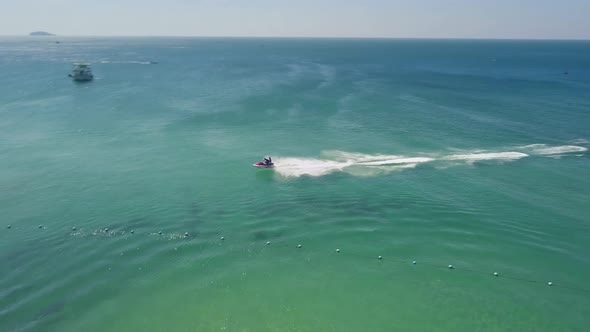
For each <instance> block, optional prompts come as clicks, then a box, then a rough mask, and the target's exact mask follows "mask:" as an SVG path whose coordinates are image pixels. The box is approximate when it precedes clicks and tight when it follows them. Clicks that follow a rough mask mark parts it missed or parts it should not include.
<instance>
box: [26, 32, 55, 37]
mask: <svg viewBox="0 0 590 332" xmlns="http://www.w3.org/2000/svg"><path fill="white" fill-rule="evenodd" d="M29 36H55V35H54V34H52V33H49V32H46V31H33V32H31V33H30V34H29Z"/></svg>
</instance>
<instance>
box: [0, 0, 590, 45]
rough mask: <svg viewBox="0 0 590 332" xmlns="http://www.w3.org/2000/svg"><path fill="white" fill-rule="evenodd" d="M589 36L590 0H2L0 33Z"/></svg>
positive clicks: (467, 36) (484, 36) (478, 36)
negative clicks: (35, 31) (39, 31)
mask: <svg viewBox="0 0 590 332" xmlns="http://www.w3.org/2000/svg"><path fill="white" fill-rule="evenodd" d="M34 30H44V31H49V32H53V33H56V34H59V35H142V36H143V35H152V36H153V35H156V36H162V35H170V36H288V37H293V36H305V37H435V38H437V37H452V38H576V39H579V38H582V39H590V0H560V1H557V0H554V1H549V0H495V1H492V0H489V1H480V0H413V1H412V0H404V1H401V0H359V1H352V0H289V1H288V0H243V1H238V0H0V34H1V35H23V34H28V33H29V32H31V31H34Z"/></svg>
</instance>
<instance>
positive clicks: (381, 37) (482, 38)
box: [0, 34, 590, 41]
mask: <svg viewBox="0 0 590 332" xmlns="http://www.w3.org/2000/svg"><path fill="white" fill-rule="evenodd" d="M0 37H32V38H33V37H34V38H37V39H42V38H48V37H49V38H52V37H53V38H54V37H66V38H67V37H80V38H236V39H242V38H243V39H254V38H260V39H389V40H393V39H398V40H399V39H405V40H416V39H421V40H522V41H526V40H529V41H531V40H535V41H590V37H588V38H546V37H539V38H531V37H526V38H525V37H383V36H374V37H370V36H271V35H265V36H241V35H219V36H216V35H58V34H52V35H46V36H44V35H38V36H35V35H30V34H26V35H12V34H0Z"/></svg>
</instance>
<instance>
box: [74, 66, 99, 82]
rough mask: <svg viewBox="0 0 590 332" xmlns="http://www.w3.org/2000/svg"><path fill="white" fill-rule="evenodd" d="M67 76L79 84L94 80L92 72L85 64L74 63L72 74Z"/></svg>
mask: <svg viewBox="0 0 590 332" xmlns="http://www.w3.org/2000/svg"><path fill="white" fill-rule="evenodd" d="M68 76H69V77H71V78H73V79H74V81H80V82H84V81H92V79H93V78H94V75H92V70H90V65H89V64H87V63H75V64H74V69H72V73H71V74H69V75H68Z"/></svg>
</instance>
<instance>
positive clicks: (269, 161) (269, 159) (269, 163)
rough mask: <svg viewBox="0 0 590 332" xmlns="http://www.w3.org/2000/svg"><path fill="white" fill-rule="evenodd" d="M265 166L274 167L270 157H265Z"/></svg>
mask: <svg viewBox="0 0 590 332" xmlns="http://www.w3.org/2000/svg"><path fill="white" fill-rule="evenodd" d="M264 164H265V165H272V159H271V158H270V157H264Z"/></svg>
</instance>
